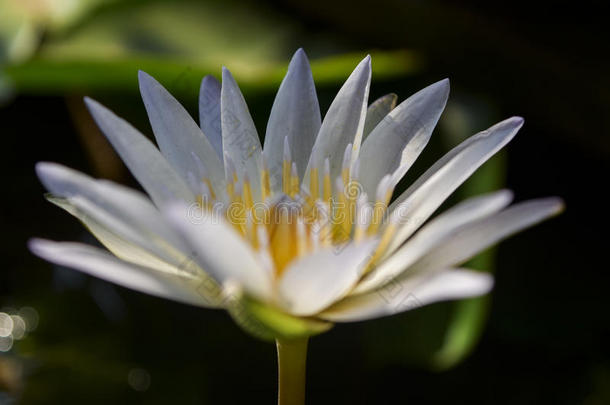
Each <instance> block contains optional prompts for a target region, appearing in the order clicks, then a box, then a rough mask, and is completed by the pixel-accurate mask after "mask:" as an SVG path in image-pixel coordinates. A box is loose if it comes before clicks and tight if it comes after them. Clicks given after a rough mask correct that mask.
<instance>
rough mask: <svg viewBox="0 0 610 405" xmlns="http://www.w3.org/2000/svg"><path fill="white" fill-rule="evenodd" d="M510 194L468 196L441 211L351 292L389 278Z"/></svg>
mask: <svg viewBox="0 0 610 405" xmlns="http://www.w3.org/2000/svg"><path fill="white" fill-rule="evenodd" d="M512 197H513V196H512V193H511V192H510V191H508V190H502V191H498V192H495V193H490V194H485V195H482V196H478V197H474V198H470V199H468V200H466V201H463V202H462V203H460V204H458V205H456V206H455V207H452V208H451V209H449V210H447V211H446V212H444V213H442V214H441V215H439V216H438V217H436V218H434V219H433V220H432V221H430V222H429V223H428V224H426V225H425V226H424V227H423V228H422V229H421V230H420V231H419V232H417V233H416V234H415V236H413V238H411V239H409V240H408V241H407V242H406V243H405V244H404V245H403V246H401V247H400V248H399V249H398V250H396V251H395V252H394V253H393V254H392V255H391V256H389V257H388V258H387V259H386V260H384V261H383V262H381V263H380V264H379V265H378V266H377V267H376V268H375V269H374V270H373V271H371V273H369V274H367V276H366V277H365V278H364V279H363V280H362V281H361V282H360V283H359V284H358V286H357V287H356V288H355V289H354V291H353V293H354V294H361V293H364V292H367V291H370V290H373V289H375V288H377V287H379V286H380V285H382V284H385V283H387V282H388V281H389V280H392V279H393V278H394V277H396V276H397V275H399V274H400V273H402V272H403V271H405V270H406V269H407V268H408V267H409V266H411V265H412V264H413V263H415V262H416V261H417V260H418V259H420V258H421V257H422V256H423V255H425V254H426V253H428V252H430V251H431V250H433V249H434V248H435V247H437V246H439V245H441V244H443V243H446V242H447V239H448V238H450V237H452V236H453V234H454V233H455V232H456V230H458V229H459V228H461V227H462V226H464V225H466V224H469V223H471V222H474V221H477V220H480V219H482V218H486V217H488V216H490V215H492V214H494V213H496V212H498V211H500V210H501V209H503V208H504V207H506V206H507V205H508V204H509V203H510V202H511V200H512Z"/></svg>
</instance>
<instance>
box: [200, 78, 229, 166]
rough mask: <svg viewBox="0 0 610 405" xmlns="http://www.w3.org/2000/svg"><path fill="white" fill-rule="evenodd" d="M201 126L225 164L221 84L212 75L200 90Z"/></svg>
mask: <svg viewBox="0 0 610 405" xmlns="http://www.w3.org/2000/svg"><path fill="white" fill-rule="evenodd" d="M199 126H200V127H201V130H202V131H203V133H204V134H205V135H206V136H207V137H208V139H209V140H210V143H211V144H212V146H213V147H214V150H215V151H216V153H217V154H218V158H219V159H220V162H221V163H223V161H224V155H223V152H222V128H221V123H220V82H219V81H218V80H216V78H215V77H214V76H212V75H207V76H205V77H204V78H203V80H202V81H201V88H200V90H199Z"/></svg>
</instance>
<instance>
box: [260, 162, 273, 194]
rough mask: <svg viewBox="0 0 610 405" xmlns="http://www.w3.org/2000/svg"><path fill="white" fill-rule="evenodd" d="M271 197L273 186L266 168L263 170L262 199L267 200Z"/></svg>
mask: <svg viewBox="0 0 610 405" xmlns="http://www.w3.org/2000/svg"><path fill="white" fill-rule="evenodd" d="M270 195H271V184H270V182H269V170H268V169H267V167H265V168H264V169H263V170H261V199H262V201H265V200H267V198H269V196H270Z"/></svg>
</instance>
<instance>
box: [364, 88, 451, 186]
mask: <svg viewBox="0 0 610 405" xmlns="http://www.w3.org/2000/svg"><path fill="white" fill-rule="evenodd" d="M447 97H449V80H447V79H445V80H441V81H440V82H437V83H434V84H432V85H430V86H428V87H426V88H425V89H423V90H420V91H419V92H417V93H415V94H414V95H412V96H411V97H409V98H408V99H406V100H405V101H403V102H402V103H400V105H399V106H398V107H396V108H395V109H393V110H392V111H391V112H390V113H389V114H388V115H386V117H385V118H384V119H383V120H382V121H381V122H380V123H379V124H378V125H377V126H376V127H375V129H373V131H372V132H371V134H370V135H369V136H368V137H367V138H366V141H365V142H364V143H363V144H362V148H361V150H360V160H361V161H362V162H364V163H365V164H366V165H367V168H366V170H363V172H362V174H361V175H360V179H359V180H360V182H361V184H362V186H363V188H364V190H365V191H367V192H368V193H369V194H370V195H371V196H372V195H373V192H374V191H375V188H376V187H377V184H379V181H380V180H381V178H382V177H383V176H385V175H386V174H393V173H394V181H395V182H398V180H400V179H401V178H402V176H403V175H404V174H405V173H406V171H407V170H408V169H409V168H410V167H411V165H412V164H413V162H415V159H417V157H418V156H419V154H420V153H421V151H422V150H423V149H424V147H425V146H426V145H427V144H428V140H429V139H430V135H432V130H433V129H434V127H435V126H436V123H437V122H438V119H439V118H440V116H441V113H442V112H443V109H444V108H445V104H446V103H447Z"/></svg>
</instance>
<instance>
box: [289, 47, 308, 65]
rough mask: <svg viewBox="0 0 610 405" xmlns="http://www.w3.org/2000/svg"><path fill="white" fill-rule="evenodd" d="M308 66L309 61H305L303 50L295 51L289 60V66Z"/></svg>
mask: <svg viewBox="0 0 610 405" xmlns="http://www.w3.org/2000/svg"><path fill="white" fill-rule="evenodd" d="M295 65H297V66H309V59H307V54H306V53H305V51H304V50H303V48H299V49H297V51H296V52H295V53H294V55H293V56H292V59H291V60H290V66H291V67H293V66H295Z"/></svg>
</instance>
